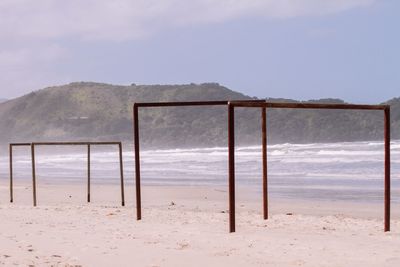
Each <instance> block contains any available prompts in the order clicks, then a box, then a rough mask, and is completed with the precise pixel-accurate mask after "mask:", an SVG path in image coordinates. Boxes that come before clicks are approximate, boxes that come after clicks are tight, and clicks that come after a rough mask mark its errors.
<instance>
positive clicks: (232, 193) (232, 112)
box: [228, 103, 236, 233]
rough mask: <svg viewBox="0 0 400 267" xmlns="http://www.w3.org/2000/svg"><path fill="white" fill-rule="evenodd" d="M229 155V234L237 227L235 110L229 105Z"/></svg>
mask: <svg viewBox="0 0 400 267" xmlns="http://www.w3.org/2000/svg"><path fill="white" fill-rule="evenodd" d="M228 154H229V232H230V233H233V232H235V231H236V227H235V108H234V106H233V105H232V104H230V103H228Z"/></svg>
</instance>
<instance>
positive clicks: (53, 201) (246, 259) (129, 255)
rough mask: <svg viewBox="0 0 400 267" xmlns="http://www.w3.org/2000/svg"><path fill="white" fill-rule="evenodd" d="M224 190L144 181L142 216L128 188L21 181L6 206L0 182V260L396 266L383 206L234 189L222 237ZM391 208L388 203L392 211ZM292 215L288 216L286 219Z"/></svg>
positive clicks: (397, 233) (398, 231)
mask: <svg viewBox="0 0 400 267" xmlns="http://www.w3.org/2000/svg"><path fill="white" fill-rule="evenodd" d="M225 189H226V188H222V187H219V188H206V187H200V188H195V187H189V186H188V187H156V186H153V187H149V186H148V187H144V188H143V220H142V221H140V222H138V221H136V220H135V206H134V188H133V186H132V185H128V186H127V187H126V194H127V206H126V207H121V206H120V199H119V191H118V190H119V188H118V186H112V185H104V186H93V187H92V203H90V204H88V203H85V197H86V195H85V187H84V185H80V186H78V185H61V184H60V185H51V186H50V185H43V184H40V185H39V190H38V207H36V208H33V207H32V205H31V196H32V194H31V188H30V186H29V184H26V185H25V184H24V185H21V184H19V185H17V186H16V188H15V203H13V204H10V203H8V202H7V200H8V188H7V187H6V186H5V185H3V186H2V187H0V196H1V203H0V227H1V232H0V265H2V266H18V265H21V266H400V220H399V216H398V214H396V213H395V214H394V216H393V217H394V219H393V220H392V232H389V233H384V232H383V222H382V204H369V205H367V204H362V203H361V204H354V203H343V202H323V203H321V202H310V201H308V202H306V201H299V200H287V199H286V200H285V199H271V216H270V219H269V220H268V221H264V220H262V216H261V209H260V207H261V205H260V204H261V203H260V199H259V195H257V194H255V193H254V192H252V190H250V189H247V188H238V202H237V209H238V210H237V232H236V233H234V234H229V233H228V214H227V194H226V190H225ZM396 208H397V206H396V205H394V207H393V210H395V209H396ZM287 214H292V215H287Z"/></svg>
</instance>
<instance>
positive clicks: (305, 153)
mask: <svg viewBox="0 0 400 267" xmlns="http://www.w3.org/2000/svg"><path fill="white" fill-rule="evenodd" d="M130 147H131V146H130ZM92 151H93V152H92V155H91V160H92V162H91V169H92V182H93V183H97V184H109V183H110V184H118V183H119V162H118V160H119V158H118V151H116V150H114V149H111V148H110V150H104V149H102V150H97V149H96V148H93V149H92ZM14 154H15V156H14V177H15V183H16V184H17V183H18V182H19V181H21V182H22V181H25V182H28V181H30V179H31V158H30V151H29V149H28V148H16V151H15V153H14ZM391 156H392V159H391V163H392V166H391V173H392V199H393V201H395V202H398V201H399V200H400V198H399V196H400V191H399V189H400V141H393V142H392V143H391ZM227 157H228V153H227V148H225V147H214V148H192V149H169V150H146V151H142V152H141V169H142V184H143V185H191V186H196V185H199V186H226V185H227V181H228V170H227V166H228V161H227ZM86 160H87V154H86V151H85V150H84V149H82V150H76V149H75V150H73V151H68V149H67V150H65V149H64V148H62V147H60V148H53V147H52V148H38V149H37V158H36V163H37V176H38V179H40V181H41V182H46V183H85V182H86V172H87V161H86ZM235 160H236V181H237V184H238V185H239V186H241V185H246V186H250V187H254V188H255V189H256V191H258V192H259V193H261V184H262V158H261V147H260V146H249V147H238V148H237V149H236V157H235ZM0 168H1V169H0V178H1V183H2V184H4V185H7V182H8V157H4V156H3V157H0ZM124 174H125V181H126V183H127V184H128V185H130V184H133V183H134V154H133V152H129V151H127V152H124ZM268 179H269V180H268V182H269V191H270V194H271V195H272V196H274V195H275V196H280V197H286V198H301V199H322V200H323V199H326V200H355V201H358V200H360V201H381V200H382V199H383V185H384V147H383V143H382V142H343V143H318V144H277V145H269V146H268Z"/></svg>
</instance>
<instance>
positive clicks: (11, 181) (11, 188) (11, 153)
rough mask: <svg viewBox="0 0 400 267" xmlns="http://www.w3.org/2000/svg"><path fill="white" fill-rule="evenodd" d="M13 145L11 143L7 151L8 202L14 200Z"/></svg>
mask: <svg viewBox="0 0 400 267" xmlns="http://www.w3.org/2000/svg"><path fill="white" fill-rule="evenodd" d="M12 150H13V146H12V144H10V146H9V152H10V156H9V157H10V158H9V160H10V203H13V202H14V192H13V179H14V177H13V176H14V175H13V151H12Z"/></svg>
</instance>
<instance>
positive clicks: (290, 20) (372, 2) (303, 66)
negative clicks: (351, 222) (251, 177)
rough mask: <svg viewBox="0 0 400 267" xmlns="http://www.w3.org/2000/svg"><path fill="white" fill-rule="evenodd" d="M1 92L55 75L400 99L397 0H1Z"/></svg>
mask: <svg viewBox="0 0 400 267" xmlns="http://www.w3.org/2000/svg"><path fill="white" fill-rule="evenodd" d="M0 70H1V75H0V88H1V89H0V90H1V92H0V98H3V97H5V98H12V97H15V96H19V95H22V94H25V93H27V92H30V91H32V90H36V89H40V88H43V87H46V86H50V85H55V84H64V83H69V82H73V81H97V82H106V83H113V84H131V83H136V84H180V83H191V82H195V83H201V82H218V83H220V84H222V85H225V86H227V87H229V88H231V89H233V90H237V91H240V92H243V93H245V94H248V95H251V96H258V97H285V98H295V99H301V100H302V99H311V98H313V99H315V98H323V97H337V98H343V99H345V100H346V101H350V102H357V103H374V102H380V101H384V100H387V99H389V98H392V97H395V96H396V97H398V96H400V1H399V0H324V1H322V0H190V1H188V0H159V1H155V0H114V1H109V0H86V1H83V0H68V1H56V0H1V1H0Z"/></svg>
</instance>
